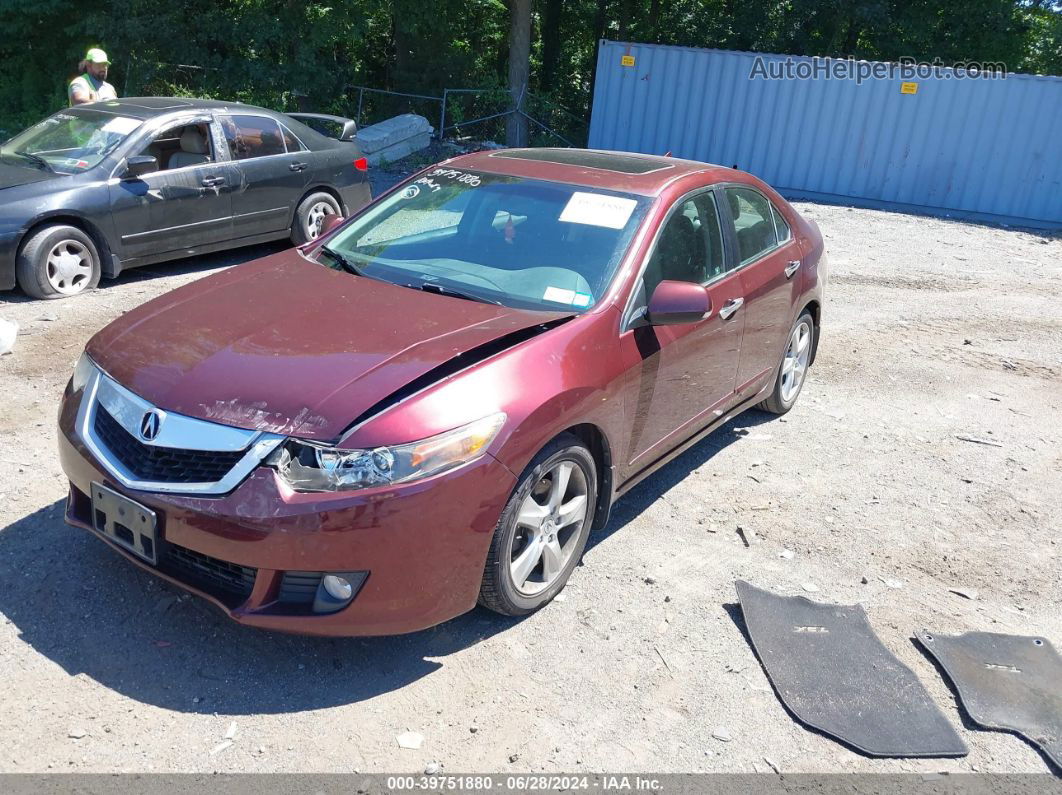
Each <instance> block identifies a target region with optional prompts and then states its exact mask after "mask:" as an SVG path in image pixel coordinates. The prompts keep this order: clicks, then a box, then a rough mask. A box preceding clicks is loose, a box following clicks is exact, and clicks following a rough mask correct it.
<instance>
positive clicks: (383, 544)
mask: <svg viewBox="0 0 1062 795" xmlns="http://www.w3.org/2000/svg"><path fill="white" fill-rule="evenodd" d="M80 397H81V393H80V392H79V393H75V394H70V393H69V391H68V393H67V395H66V396H65V398H64V401H63V404H62V407H61V409H60V417H59V427H60V434H59V453H60V459H61V463H62V466H63V470H64V472H65V473H66V475H67V477H68V479H69V481H70V497H69V499H68V502H67V511H66V520H67V522H68V523H69V524H72V525H74V526H77V527H81V528H84V529H87V530H90V531H92V532H94V534H96V535H98V536H99V535H100V534H99V533H97V532H96V531H94V530H93V511H92V500H91V497H90V496H89V495H90V494H91V493H92V486H93V484H94V483H97V484H102V485H103V486H105V487H107V488H108V489H110V490H112V491H114V492H117V493H119V494H123V495H125V496H127V497H128V498H130V499H132V500H134V501H135V502H136V503H138V504H140V505H142V506H144V507H145V508H147V509H149V510H150V511H153V512H154V514H155V516H156V517H157V531H156V532H157V536H158V555H157V562H156V563H154V564H152V563H149V562H147V561H145V560H142V559H140V558H138V557H137V556H136V555H134V554H132V553H131V552H130V551H129V550H127V549H124V548H122V547H121V546H120V545H118V544H115V543H113V542H112V541H111V540H109V539H106V538H105V540H106V541H107V543H108V544H109V545H110V546H112V548H114V549H115V550H116V551H118V552H119V553H120V554H122V555H124V556H125V557H126V558H128V559H129V560H131V561H132V562H134V563H136V564H137V565H139V566H141V567H142V568H144V569H145V570H147V571H150V572H151V573H153V574H155V575H157V576H159V577H162V578H163V579H165V580H168V581H169V582H171V583H174V584H176V585H178V586H180V587H181V588H184V589H186V590H188V591H190V592H192V593H195V594H197V595H199V596H201V597H203V598H205V599H207V600H209V601H210V602H212V603H213V604H215V605H216V606H218V607H219V608H220V609H222V610H223V611H224V612H225V613H226V614H227V615H228V616H229V617H230V618H232V619H233V620H235V621H238V622H239V623H242V624H246V625H249V626H255V627H260V628H263V629H272V630H278V631H283V632H294V633H300V634H309V635H339V636H351V635H389V634H399V633H403V632H412V631H415V630H419V629H424V628H427V627H430V626H433V625H435V624H438V623H440V622H442V621H446V620H448V619H450V618H453V617H455V616H457V615H460V614H461V613H464V612H466V611H467V610H470V609H471V608H472V607H474V606H475V603H476V599H477V597H478V593H479V586H480V581H481V578H482V574H483V566H484V563H485V560H486V554H487V548H488V546H489V544H490V539H491V534H492V533H493V531H494V527H495V525H496V524H497V521H498V517H499V516H500V514H501V511H502V509H503V507H504V504H505V501H506V500H507V499H508V496H509V494H510V493H511V491H512V489H513V487H514V485H515V478H514V476H513V475H512V473H511V472H509V470H508V469H506V468H505V467H504V466H502V465H501V464H500V463H498V462H497V461H496V460H495V459H494V458H492V457H491V456H490V455H484V456H483V457H482V458H480V459H478V460H476V461H474V462H472V463H470V464H468V465H466V466H463V467H461V468H460V469H457V470H451V471H448V472H445V473H442V474H440V475H437V476H434V477H431V478H427V479H424V480H421V481H417V482H415V483H409V484H406V485H400V486H389V487H380V488H373V489H363V490H359V491H354V492H339V493H327V494H323V493H298V492H294V491H292V490H291V489H290V488H288V487H287V486H286V484H284V483H283V482H282V481H281V480H280V479H279V478H278V476H277V475H276V474H275V472H274V471H273V470H272V469H270V468H268V467H265V466H259V467H257V468H255V469H254V470H253V471H251V472H250V474H249V475H247V476H246V477H245V479H243V480H242V481H241V482H240V483H239V484H238V485H236V486H235V487H234V488H233V489H232V490H231V491H229V492H228V493H225V494H221V495H217V496H202V495H193V494H179V493H160V492H153V491H150V490H138V489H134V488H130V487H128V486H126V485H124V484H122V483H120V482H119V481H118V479H117V478H115V477H113V476H112V475H111V474H110V471H109V470H108V468H107V467H106V466H105V465H104V464H103V463H102V462H101V461H100V460H99V458H98V457H97V456H96V455H95V454H94V453H93V451H92V450H91V449H89V447H88V446H87V445H86V444H85V442H84V440H83V439H82V438H81V436H80V434H79V433H78V432H77V429H76V425H77V416H78V407H79V404H80V402H81V401H80ZM329 572H343V573H354V574H363V575H364V577H363V578H362V581H361V582H360V588H359V589H358V590H357V591H356V594H355V596H354V598H353V600H352V601H351V602H350V603H349V604H348V605H347V606H346V607H344V608H342V609H340V610H338V611H337V612H334V613H327V614H315V613H313V610H312V593H313V591H314V590H315V589H316V587H317V584H318V583H319V582H320V578H321V577H322V576H323V575H324V574H327V573H329Z"/></svg>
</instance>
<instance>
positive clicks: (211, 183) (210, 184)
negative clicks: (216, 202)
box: [199, 177, 225, 188]
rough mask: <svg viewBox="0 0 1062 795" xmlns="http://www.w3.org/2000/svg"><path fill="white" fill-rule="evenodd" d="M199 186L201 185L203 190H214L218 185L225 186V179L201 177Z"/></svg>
mask: <svg viewBox="0 0 1062 795" xmlns="http://www.w3.org/2000/svg"><path fill="white" fill-rule="evenodd" d="M199 184H200V185H202V186H203V187H204V188H214V187H217V186H218V185H224V184H225V178H224V177H203V180H202V182H200V183H199Z"/></svg>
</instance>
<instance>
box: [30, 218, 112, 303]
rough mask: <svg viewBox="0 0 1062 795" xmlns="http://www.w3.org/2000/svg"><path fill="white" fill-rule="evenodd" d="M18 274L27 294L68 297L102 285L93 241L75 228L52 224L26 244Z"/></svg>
mask: <svg viewBox="0 0 1062 795" xmlns="http://www.w3.org/2000/svg"><path fill="white" fill-rule="evenodd" d="M15 271H16V276H17V277H18V285H19V287H21V288H22V290H23V292H25V293H26V294H27V295H30V296H33V297H34V298H45V299H49V298H67V297H68V296H71V295H77V294H78V293H83V292H85V291H86V290H91V289H92V288H93V287H95V286H96V285H97V284H99V281H100V255H99V252H98V251H97V250H96V244H95V243H93V242H92V238H91V237H89V236H88V235H87V234H85V233H84V232H82V231H81V230H80V229H78V228H77V227H76V226H67V225H66V224H53V225H51V226H46V227H44V228H43V229H40V230H38V231H37V232H35V233H34V234H33V236H32V237H31V238H29V240H27V241H26V243H25V245H23V246H22V249H21V250H20V251H19V253H18V260H17V264H16V269H15Z"/></svg>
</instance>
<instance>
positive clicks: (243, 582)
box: [159, 544, 258, 607]
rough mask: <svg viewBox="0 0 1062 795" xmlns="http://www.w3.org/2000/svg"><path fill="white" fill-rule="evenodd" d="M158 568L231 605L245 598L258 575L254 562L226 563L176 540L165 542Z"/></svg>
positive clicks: (241, 601)
mask: <svg viewBox="0 0 1062 795" xmlns="http://www.w3.org/2000/svg"><path fill="white" fill-rule="evenodd" d="M159 568H160V569H161V570H162V571H164V572H166V573H167V574H170V575H172V576H174V577H176V578H177V579H178V580H180V581H181V582H185V583H188V584H189V585H192V586H195V587H196V588H199V589H200V590H201V591H205V592H206V593H208V594H210V595H211V596H216V597H217V598H219V599H221V600H222V601H223V602H224V603H225V604H228V605H229V606H231V607H235V606H236V605H239V604H242V603H243V602H245V601H246V600H247V598H248V597H249V596H250V595H251V590H252V589H253V588H254V580H255V577H257V576H258V569H256V568H254V567H253V566H241V565H239V564H238V563H229V562H228V561H225V560H219V559H218V558H212V557H210V555H204V554H203V553H202V552H196V551H194V550H191V549H187V548H185V547H182V546H179V545H178V544H166V545H165V549H164V551H163V553H162V556H161V557H160V559H159Z"/></svg>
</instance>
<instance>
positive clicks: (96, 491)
mask: <svg viewBox="0 0 1062 795" xmlns="http://www.w3.org/2000/svg"><path fill="white" fill-rule="evenodd" d="M157 526H158V517H157V516H156V515H155V512H154V511H153V510H151V509H150V508H146V507H144V506H143V505H141V504H140V503H138V502H136V501H135V500H131V499H129V498H128V497H126V496H125V495H124V494H119V493H118V492H117V491H114V489H109V488H107V487H106V486H104V485H103V484H102V483H93V484H92V527H93V529H94V530H95V531H96V532H97V533H99V534H100V535H102V536H104V537H105V538H106V539H107V540H108V541H111V542H112V543H114V544H117V545H118V546H120V547H121V548H122V549H126V550H129V551H130V552H132V553H133V554H134V555H136V556H137V557H138V558H141V559H143V560H146V561H147V562H148V563H151V564H157V563H158V540H157V537H156V528H157Z"/></svg>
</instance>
